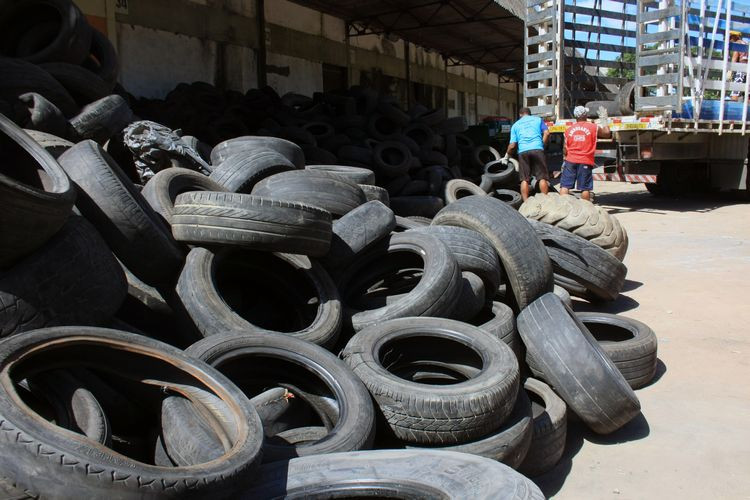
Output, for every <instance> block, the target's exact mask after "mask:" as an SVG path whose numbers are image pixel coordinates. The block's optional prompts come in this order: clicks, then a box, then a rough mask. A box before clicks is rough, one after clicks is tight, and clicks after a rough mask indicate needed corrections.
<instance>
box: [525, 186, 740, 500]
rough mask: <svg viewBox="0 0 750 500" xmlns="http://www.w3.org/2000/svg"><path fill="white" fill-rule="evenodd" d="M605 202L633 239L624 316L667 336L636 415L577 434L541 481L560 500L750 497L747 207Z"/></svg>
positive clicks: (617, 192)
mask: <svg viewBox="0 0 750 500" xmlns="http://www.w3.org/2000/svg"><path fill="white" fill-rule="evenodd" d="M595 190H596V192H597V195H598V196H597V199H596V201H597V203H598V204H600V205H602V206H604V207H606V208H607V209H608V210H609V211H610V212H611V213H613V214H616V215H617V217H618V218H619V220H620V222H622V224H623V225H624V226H625V228H626V229H627V231H628V234H629V236H630V247H629V249H628V254H627V256H626V258H625V264H626V265H627V267H628V275H627V281H626V282H625V289H624V291H623V294H622V295H621V296H620V298H619V299H618V300H617V301H616V302H613V303H610V304H608V305H606V306H605V307H600V308H598V309H597V308H596V307H594V306H592V305H590V304H588V303H585V302H576V309H578V310H605V311H608V312H614V313H622V314H623V315H625V316H631V317H633V318H635V319H638V320H640V321H643V322H644V323H646V324H648V325H649V326H651V328H653V330H654V331H655V332H656V335H657V337H658V339H659V351H658V355H659V360H660V363H659V368H658V374H657V379H656V380H655V381H654V382H653V383H652V384H651V385H649V386H648V387H646V388H643V389H641V390H638V391H636V394H637V395H638V398H639V399H640V402H641V406H642V417H638V418H636V419H635V420H633V421H632V422H630V423H629V424H628V425H627V426H625V427H624V428H622V429H620V430H619V431H618V432H616V433H614V434H612V435H609V436H598V435H596V434H594V433H592V432H591V431H589V430H588V429H586V428H585V427H584V426H583V425H582V424H580V423H574V424H571V425H570V426H569V429H568V440H567V445H566V451H565V454H564V456H563V458H562V460H561V462H560V463H559V464H558V465H557V467H556V468H555V469H554V470H553V471H551V472H550V473H548V474H546V475H544V476H541V477H539V478H536V479H535V480H536V482H537V484H539V486H540V487H541V488H542V490H543V491H544V493H545V494H546V495H547V496H549V497H552V498H559V499H575V500H580V499H610V498H616V499H618V500H626V499H644V498H658V499H661V500H663V499H672V498H674V499H693V498H694V499H719V498H720V499H729V498H731V499H750V361H749V360H750V282H749V280H750V203H747V202H742V201H737V200H732V199H730V198H723V197H718V196H713V197H686V198H660V197H654V196H652V195H650V194H649V193H648V192H647V191H646V190H645V188H644V187H643V185H640V184H639V185H629V184H624V183H609V182H600V183H597V185H596V186H595Z"/></svg>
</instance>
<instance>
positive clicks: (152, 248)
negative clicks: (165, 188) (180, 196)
mask: <svg viewBox="0 0 750 500" xmlns="http://www.w3.org/2000/svg"><path fill="white" fill-rule="evenodd" d="M59 162H60V165H61V166H62V167H63V169H65V172H67V174H68V175H69V176H70V178H71V180H72V181H73V182H75V184H76V187H77V188H78V193H79V195H78V201H77V202H76V207H78V209H79V210H80V211H81V213H82V214H83V216H84V217H86V218H87V219H88V220H89V221H91V223H92V224H94V227H96V229H97V230H98V231H99V233H100V234H101V235H102V237H103V238H104V241H106V242H107V245H109V247H110V248H111V249H112V251H113V252H114V253H115V255H116V256H117V257H118V259H120V261H121V262H122V263H123V264H124V265H125V266H126V267H127V268H128V269H130V270H131V271H132V272H133V274H135V275H136V276H137V277H138V278H139V279H141V280H142V281H144V282H145V283H147V284H149V285H154V286H155V285H162V284H168V283H174V280H175V279H176V278H177V275H178V274H179V272H180V268H181V266H182V263H183V261H184V255H183V253H182V250H181V249H180V247H179V246H178V245H177V242H175V240H174V239H173V238H172V235H171V234H170V231H169V228H168V227H167V225H166V223H165V222H164V221H163V220H162V219H161V217H159V215H157V214H156V212H154V210H153V209H152V208H151V206H149V204H148V202H147V201H146V200H145V199H144V198H143V196H142V195H141V194H140V193H139V192H138V191H137V190H136V189H135V187H134V185H133V183H132V182H130V180H128V179H127V177H125V174H124V173H123V171H122V170H121V169H120V167H118V166H117V164H115V162H114V160H113V159H112V157H110V156H109V154H107V152H106V151H104V150H103V149H102V148H101V146H99V145H98V144H97V143H95V142H94V141H90V140H89V141H83V142H79V143H78V144H76V145H75V146H73V147H72V148H70V149H69V150H68V151H66V152H65V153H63V154H62V156H60V158H59Z"/></svg>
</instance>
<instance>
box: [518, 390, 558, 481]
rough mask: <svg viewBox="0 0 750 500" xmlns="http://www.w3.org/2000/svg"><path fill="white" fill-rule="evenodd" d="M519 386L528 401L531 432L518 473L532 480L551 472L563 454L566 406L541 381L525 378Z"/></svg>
mask: <svg viewBox="0 0 750 500" xmlns="http://www.w3.org/2000/svg"><path fill="white" fill-rule="evenodd" d="M523 387H524V389H525V390H526V393H527V394H528V395H529V397H530V398H531V405H532V412H533V415H534V426H533V427H534V430H533V435H532V438H531V446H530V447H529V452H528V454H527V455H526V459H525V460H524V461H523V463H522V464H521V466H520V467H519V469H518V470H519V471H520V472H521V473H522V474H523V475H525V476H527V477H535V476H540V475H542V474H544V473H545V472H548V471H550V470H552V468H554V467H555V465H556V464H557V462H559V461H560V458H561V457H562V454H563V452H564V451H565V438H566V436H567V427H568V418H567V407H566V406H565V402H564V401H563V400H562V399H560V397H559V396H558V395H557V394H555V392H554V391H553V390H552V388H550V386H548V385H547V384H545V383H544V382H542V381H541V380H536V379H533V378H527V379H526V382H524V384H523Z"/></svg>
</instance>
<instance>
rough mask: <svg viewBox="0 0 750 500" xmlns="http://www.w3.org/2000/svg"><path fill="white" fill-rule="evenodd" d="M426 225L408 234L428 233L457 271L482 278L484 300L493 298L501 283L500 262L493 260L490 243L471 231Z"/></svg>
mask: <svg viewBox="0 0 750 500" xmlns="http://www.w3.org/2000/svg"><path fill="white" fill-rule="evenodd" d="M428 224H429V222H428ZM428 224H425V225H424V226H420V227H416V228H413V229H410V230H409V231H413V232H418V233H427V234H431V235H433V236H435V237H437V238H438V239H439V240H440V241H442V242H443V243H445V244H446V245H447V246H448V248H449V249H450V251H451V252H452V253H453V256H454V257H455V258H456V262H458V267H459V269H461V271H466V272H470V273H474V274H476V275H477V276H479V277H480V278H482V281H484V283H485V289H486V291H487V297H488V298H491V297H493V296H494V294H495V291H496V290H497V288H498V287H499V286H500V282H501V281H502V280H503V275H502V268H501V267H500V260H499V259H498V258H497V252H496V251H495V249H494V248H493V246H492V243H490V242H489V240H487V238H485V237H484V236H482V234H480V233H478V232H477V231H473V230H471V229H465V228H463V227H454V226H432V225H428Z"/></svg>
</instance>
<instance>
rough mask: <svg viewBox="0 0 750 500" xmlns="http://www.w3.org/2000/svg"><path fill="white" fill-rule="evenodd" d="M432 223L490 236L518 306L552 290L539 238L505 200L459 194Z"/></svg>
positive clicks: (520, 306) (545, 254) (549, 266)
mask: <svg viewBox="0 0 750 500" xmlns="http://www.w3.org/2000/svg"><path fill="white" fill-rule="evenodd" d="M432 223H433V224H434V225H445V226H459V227H465V228H467V229H473V230H475V231H478V232H479V233H481V234H482V235H484V236H485V237H486V238H487V239H488V240H490V242H491V243H492V246H493V247H494V248H495V251H497V254H498V256H499V257H500V262H501V263H502V265H503V268H504V269H505V272H506V274H507V279H508V282H509V284H510V287H511V289H512V290H513V297H514V300H515V306H516V308H517V309H518V310H521V309H523V308H524V307H526V306H527V305H528V304H530V303H531V302H533V301H534V300H536V299H537V298H538V297H540V296H541V295H543V294H544V293H546V292H550V291H552V289H553V281H552V263H551V262H550V259H549V256H548V255H547V250H546V249H545V247H544V244H543V243H542V240H541V239H540V238H539V236H537V234H536V233H535V232H534V230H533V229H532V228H531V226H530V225H529V223H528V221H526V219H525V218H524V217H522V216H521V215H520V214H519V213H518V212H517V211H516V210H514V209H513V208H512V207H511V206H509V205H508V204H507V203H503V202H502V201H500V200H497V199H494V198H491V197H489V196H486V195H485V196H469V197H466V198H461V199H460V200H458V201H456V202H454V203H451V204H449V205H448V206H446V207H445V208H444V209H442V210H441V211H440V212H439V213H438V214H437V215H436V216H435V218H434V219H433V220H432Z"/></svg>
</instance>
